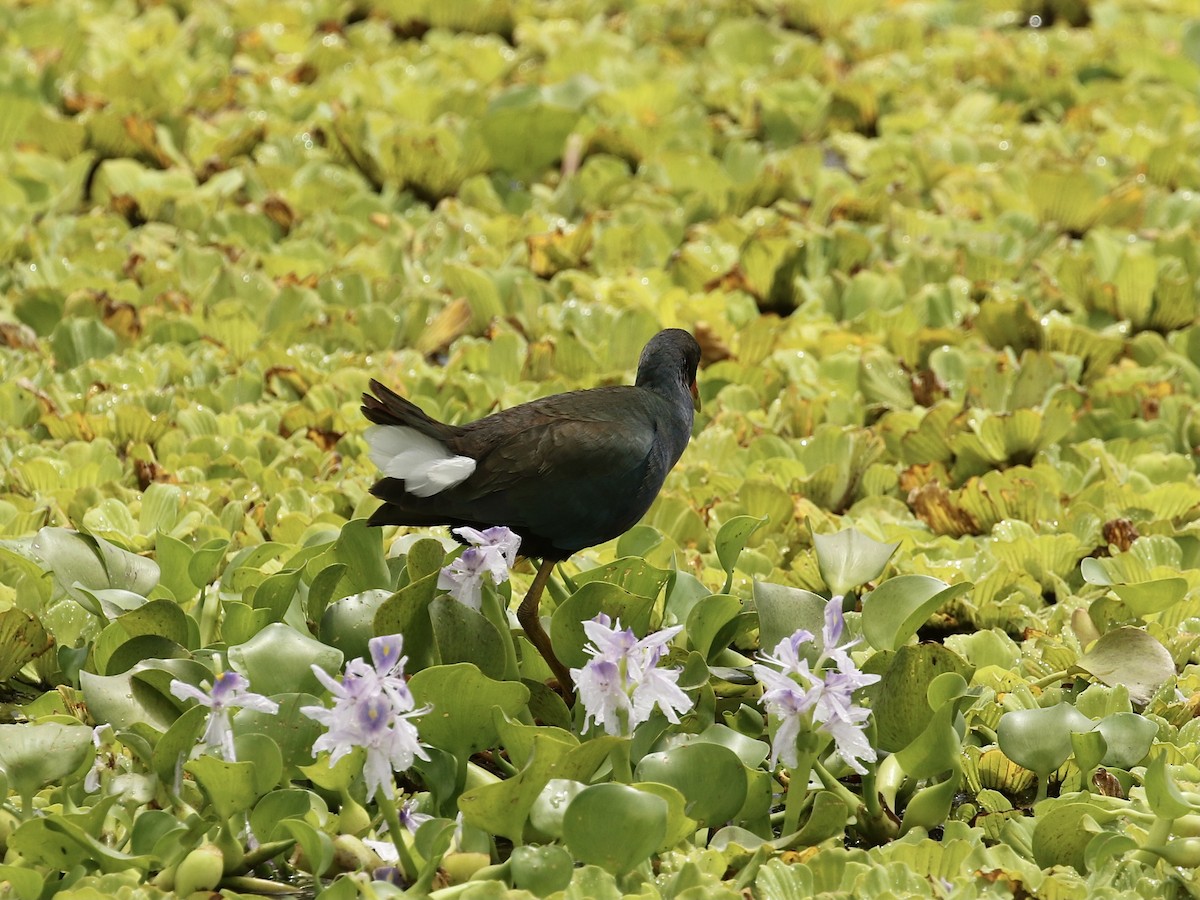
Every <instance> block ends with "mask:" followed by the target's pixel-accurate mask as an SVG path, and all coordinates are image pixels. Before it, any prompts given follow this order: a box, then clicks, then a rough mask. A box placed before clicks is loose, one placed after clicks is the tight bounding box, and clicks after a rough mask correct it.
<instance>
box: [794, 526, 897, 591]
mask: <svg viewBox="0 0 1200 900" xmlns="http://www.w3.org/2000/svg"><path fill="white" fill-rule="evenodd" d="M812 539H813V548H814V549H815V550H816V552H817V567H818V568H819V569H820V570H821V578H822V580H824V582H825V585H826V586H827V587H828V588H829V590H830V592H832V593H834V594H846V593H847V592H848V591H851V590H853V589H854V588H856V587H858V586H859V585H862V584H866V583H867V582H868V581H873V580H875V579H876V578H878V577H879V576H880V575H881V574H882V573H883V569H884V566H886V565H887V563H888V560H889V559H891V558H892V554H893V553H895V552H896V548H897V547H899V546H900V544H899V543H895V544H881V543H880V542H879V541H875V540H872V539H871V538H869V537H867V536H866V535H865V534H863V533H862V532H860V531H856V530H855V529H853V528H847V529H846V530H845V531H839V532H838V533H837V534H828V535H826V534H815V533H814V534H813V536H812Z"/></svg>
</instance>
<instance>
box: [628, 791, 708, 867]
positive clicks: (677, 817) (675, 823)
mask: <svg viewBox="0 0 1200 900" xmlns="http://www.w3.org/2000/svg"><path fill="white" fill-rule="evenodd" d="M630 787H631V788H633V789H634V790H638V791H644V792H645V793H647V794H652V795H654V796H655V797H659V798H661V799H662V800H664V801H665V802H666V804H667V833H666V835H665V836H664V837H663V839H662V843H661V844H660V845H659V846H658V847H656V848H655V852H656V853H662V852H664V851H666V850H670V849H671V848H672V847H674V846H676V845H677V844H679V843H680V842H681V841H683V840H685V839H686V838H688V837H689V836H690V835H693V834H695V833H696V830H697V829H698V828H699V827H700V826H699V823H698V822H697V821H696V820H695V819H693V818H690V817H689V816H688V815H687V813H686V812H685V809H686V808H687V800H685V799H684V796H683V794H682V793H680V791H679V790H678V789H677V788H673V787H671V786H670V785H668V784H662V783H660V782H657V781H645V782H640V783H636V784H631V785H630Z"/></svg>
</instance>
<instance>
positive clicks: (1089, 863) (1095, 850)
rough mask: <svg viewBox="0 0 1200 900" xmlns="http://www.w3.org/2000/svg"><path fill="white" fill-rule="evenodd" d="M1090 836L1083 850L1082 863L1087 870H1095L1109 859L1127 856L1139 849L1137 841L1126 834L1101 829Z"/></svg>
mask: <svg viewBox="0 0 1200 900" xmlns="http://www.w3.org/2000/svg"><path fill="white" fill-rule="evenodd" d="M1090 837H1091V840H1090V841H1088V844H1087V848H1086V849H1085V850H1084V852H1083V864H1084V866H1085V867H1086V869H1085V871H1088V872H1095V871H1096V870H1097V869H1100V868H1101V867H1103V866H1104V865H1105V864H1106V863H1107V862H1108V861H1109V860H1112V859H1117V858H1119V857H1124V856H1127V855H1128V854H1130V853H1132V852H1134V851H1135V850H1137V849H1139V844H1138V842H1137V841H1136V840H1134V839H1133V837H1132V835H1128V834H1116V833H1114V832H1111V831H1102V832H1100V833H1099V834H1095V835H1090Z"/></svg>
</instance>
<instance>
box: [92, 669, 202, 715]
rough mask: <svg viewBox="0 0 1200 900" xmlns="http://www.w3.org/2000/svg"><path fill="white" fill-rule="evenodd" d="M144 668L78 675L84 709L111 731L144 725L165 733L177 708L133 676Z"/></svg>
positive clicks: (145, 682) (162, 695)
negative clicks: (119, 672)
mask: <svg viewBox="0 0 1200 900" xmlns="http://www.w3.org/2000/svg"><path fill="white" fill-rule="evenodd" d="M176 662H185V660H176ZM146 665H148V664H147V663H139V664H138V665H136V666H134V667H133V668H132V669H130V670H129V671H127V672H122V673H121V674H120V675H94V674H92V673H91V672H80V673H79V684H80V687H81V688H82V689H83V696H84V697H85V698H86V700H87V704H88V710H89V711H90V712H91V714H92V716H93V718H95V720H96V721H97V722H106V723H108V724H109V725H112V726H113V727H114V728H128V727H130V726H131V725H134V724H136V723H138V722H144V723H146V724H147V725H149V726H150V727H151V728H153V729H155V730H156V731H166V730H167V729H168V728H169V727H170V726H171V723H172V722H174V721H175V719H176V718H177V717H178V716H179V708H178V707H177V706H176V705H175V703H174V702H173V701H172V700H171V699H169V697H168V696H167V695H166V694H164V693H163V692H162V691H159V690H158V689H157V688H155V687H153V686H151V685H150V684H149V683H148V682H147V681H145V680H144V679H139V678H137V677H136V676H137V675H138V673H139V672H141V671H142V670H143V667H145V666H146ZM200 668H201V669H203V666H201V667H200ZM204 671H205V672H207V670H204Z"/></svg>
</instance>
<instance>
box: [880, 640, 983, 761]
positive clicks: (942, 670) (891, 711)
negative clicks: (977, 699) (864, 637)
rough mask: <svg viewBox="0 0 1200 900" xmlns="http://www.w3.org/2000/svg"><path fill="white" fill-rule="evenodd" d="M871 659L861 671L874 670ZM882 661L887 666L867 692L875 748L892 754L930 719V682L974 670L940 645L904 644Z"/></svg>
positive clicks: (922, 728)
mask: <svg viewBox="0 0 1200 900" xmlns="http://www.w3.org/2000/svg"><path fill="white" fill-rule="evenodd" d="M873 661H874V657H873V658H872V659H871V660H868V661H867V664H866V666H865V667H864V671H867V672H875V671H876V669H875V668H874V666H872V665H871V663H872V662H873ZM883 662H884V663H885V664H886V666H887V667H886V669H884V670H883V672H882V678H881V680H880V681H879V683H878V684H876V685H874V686H872V687H869V688H868V689H867V691H868V695H869V696H870V697H871V704H872V709H873V710H874V714H875V725H876V741H877V742H878V746H879V749H881V750H884V751H887V752H892V753H894V752H896V751H898V750H903V749H904V748H905V747H907V746H909V745H910V744H911V743H912V742H913V741H915V740H916V739H917V737H918V736H919V735H920V734H921V732H923V731H924V730H925V729H926V728H927V727H928V726H929V723H930V722H931V721H932V720H933V717H934V710H933V709H932V708H931V707H930V705H929V690H930V686H931V685H932V684H933V683H934V681H935V680H936V679H937V678H938V677H939V676H945V675H946V674H947V673H956V674H957V675H959V676H960V677H961V678H963V679H964V680H966V679H969V678H970V677H971V675H972V674H973V673H974V669H973V668H972V667H971V666H970V665H969V664H968V663H967V662H966V661H965V660H964V659H962V658H961V657H960V656H958V655H957V654H956V653H954V652H952V651H950V650H947V649H946V648H945V647H943V646H941V645H940V644H906V645H905V646H903V647H901V648H900V649H899V650H897V651H896V652H895V654H894V655H893V656H890V657H889V658H887V659H885V660H884V661H883Z"/></svg>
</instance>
